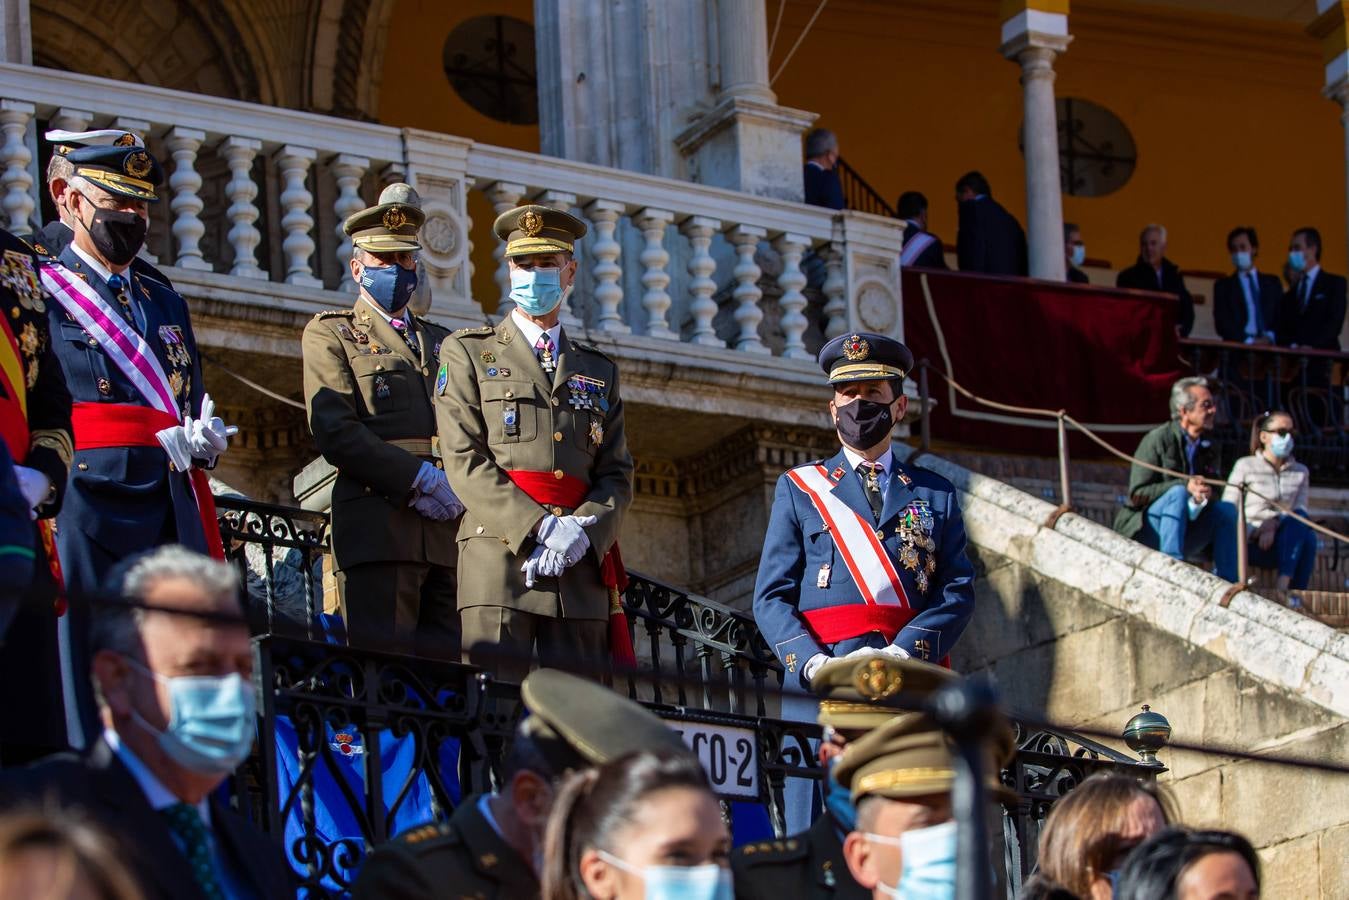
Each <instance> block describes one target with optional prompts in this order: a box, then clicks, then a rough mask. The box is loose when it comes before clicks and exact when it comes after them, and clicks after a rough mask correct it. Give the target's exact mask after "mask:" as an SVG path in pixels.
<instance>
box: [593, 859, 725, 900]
mask: <svg viewBox="0 0 1349 900" xmlns="http://www.w3.org/2000/svg"><path fill="white" fill-rule="evenodd" d="M596 852H597V853H598V854H599V856H600V859H602V860H604V861H605V862H607V863H609V864H610V865H613V866H616V867H618V868H620V869H622V870H623V871H624V872H627V873H629V874H631V875H636V876H637V877H638V878H640V879H642V885H643V886H644V887H645V888H646V893H645V895H644V896H645V900H733V898H734V897H735V894H734V892H733V891H732V889H731V870H730V869H728V868H726V867H724V866H719V865H717V864H716V863H708V864H707V865H704V866H634V865H633V864H632V863H630V862H628V861H626V860H622V859H619V858H618V857H617V856H614V855H613V854H612V853H605V852H604V851H603V850H597V851H596Z"/></svg>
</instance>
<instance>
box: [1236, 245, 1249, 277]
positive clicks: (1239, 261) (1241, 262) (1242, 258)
mask: <svg viewBox="0 0 1349 900" xmlns="http://www.w3.org/2000/svg"><path fill="white" fill-rule="evenodd" d="M1232 265H1234V266H1236V267H1237V269H1238V270H1240V271H1242V272H1245V271H1247V270H1248V269H1250V267H1251V251H1249V250H1238V251H1237V252H1235V253H1233V254H1232Z"/></svg>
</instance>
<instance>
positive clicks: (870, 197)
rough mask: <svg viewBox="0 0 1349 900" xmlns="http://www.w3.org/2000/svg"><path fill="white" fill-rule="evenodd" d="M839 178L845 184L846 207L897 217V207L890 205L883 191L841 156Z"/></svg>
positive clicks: (844, 198) (844, 197)
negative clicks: (882, 193) (882, 194)
mask: <svg viewBox="0 0 1349 900" xmlns="http://www.w3.org/2000/svg"><path fill="white" fill-rule="evenodd" d="M837 168H838V180H839V183H840V184H842V185H843V204H844V208H845V209H855V210H857V211H858V212H864V213H872V214H873V215H877V216H889V217H890V218H892V219H893V218H895V217H896V213H895V208H894V207H893V206H891V205H890V203H889V201H887V200H886V199H885V198H884V197H882V196H881V192H880V191H878V190H876V189H875V188H874V187H872V186H871V185H870V184H869V183H868V182H867V180H866V179H865V178H863V177H862V174H861V173H860V172H858V171H857V170H856V169H854V168H853V167H852V166H850V165H848V162H847V160H845V159H843V158H841V157H840V158H839V161H838V165H837Z"/></svg>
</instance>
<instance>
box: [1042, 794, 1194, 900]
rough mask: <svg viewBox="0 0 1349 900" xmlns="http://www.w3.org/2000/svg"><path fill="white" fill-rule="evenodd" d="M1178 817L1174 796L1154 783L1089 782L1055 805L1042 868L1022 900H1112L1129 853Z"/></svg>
mask: <svg viewBox="0 0 1349 900" xmlns="http://www.w3.org/2000/svg"><path fill="white" fill-rule="evenodd" d="M1175 819H1176V815H1175V810H1174V809H1173V807H1172V801H1171V798H1170V796H1169V795H1168V794H1167V793H1166V792H1165V791H1164V790H1163V789H1162V788H1161V787H1160V786H1159V785H1158V784H1157V783H1156V782H1155V781H1143V780H1140V779H1137V778H1133V777H1131V776H1129V775H1117V774H1114V773H1108V772H1107V773H1101V774H1099V775H1093V776H1091V777H1090V778H1087V779H1086V780H1085V781H1083V782H1082V783H1081V784H1079V785H1078V786H1077V787H1075V788H1073V789H1072V790H1071V791H1069V793H1068V796H1066V797H1064V798H1063V799H1061V800H1058V801H1057V802H1055V804H1054V805H1053V806H1052V807H1050V809H1049V816H1048V818H1046V819H1045V824H1044V827H1043V828H1042V829H1041V831H1040V844H1039V852H1038V857H1039V864H1038V865H1039V870H1038V871H1037V872H1036V874H1035V875H1034V876H1033V877H1032V878H1031V879H1030V880H1029V881H1027V882H1026V885H1025V886H1024V887H1023V888H1022V889H1021V894H1020V895H1019V900H1032V898H1035V900H1049V898H1052V897H1061V898H1065V900H1067V898H1078V900H1110V887H1111V884H1112V883H1113V881H1114V879H1115V878H1116V877H1117V876H1118V874H1119V872H1118V870H1119V867H1120V865H1121V864H1122V863H1123V861H1124V857H1125V856H1126V855H1127V854H1128V852H1129V851H1130V850H1132V849H1133V848H1134V847H1136V846H1138V845H1139V844H1140V843H1142V842H1143V841H1144V840H1146V839H1147V838H1149V837H1151V836H1152V835H1154V834H1156V833H1157V832H1159V831H1161V830H1162V829H1163V828H1165V827H1166V826H1167V825H1170V824H1172V823H1174V822H1175Z"/></svg>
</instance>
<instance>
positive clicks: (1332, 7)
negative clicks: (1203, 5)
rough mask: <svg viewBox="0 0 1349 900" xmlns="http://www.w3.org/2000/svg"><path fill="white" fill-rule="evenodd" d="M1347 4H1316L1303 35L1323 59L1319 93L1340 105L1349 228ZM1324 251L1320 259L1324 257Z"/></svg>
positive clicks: (1334, 0) (1323, 0) (1328, 0)
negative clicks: (1317, 45) (1311, 39)
mask: <svg viewBox="0 0 1349 900" xmlns="http://www.w3.org/2000/svg"><path fill="white" fill-rule="evenodd" d="M1347 7H1349V3H1346V2H1344V0H1316V12H1317V16H1316V19H1315V20H1314V21H1313V22H1312V23H1311V24H1310V25H1308V26H1307V33H1308V34H1310V35H1311V36H1312V37H1315V38H1320V39H1321V43H1322V46H1323V49H1324V57H1325V59H1326V70H1325V71H1326V83H1325V87H1324V88H1323V89H1322V93H1323V94H1325V96H1326V97H1327V98H1329V99H1331V100H1334V101H1335V102H1336V103H1338V104H1339V105H1340V124H1341V125H1342V126H1343V127H1344V167H1345V217H1346V224H1349V34H1346V31H1345V28H1346V24H1349V8H1347ZM1324 255H1325V254H1324V251H1323V252H1322V256H1324Z"/></svg>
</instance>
